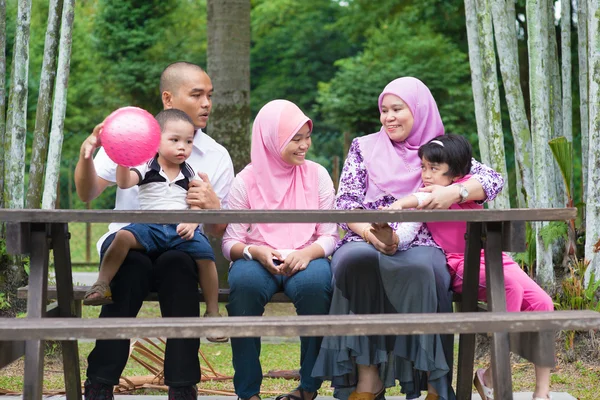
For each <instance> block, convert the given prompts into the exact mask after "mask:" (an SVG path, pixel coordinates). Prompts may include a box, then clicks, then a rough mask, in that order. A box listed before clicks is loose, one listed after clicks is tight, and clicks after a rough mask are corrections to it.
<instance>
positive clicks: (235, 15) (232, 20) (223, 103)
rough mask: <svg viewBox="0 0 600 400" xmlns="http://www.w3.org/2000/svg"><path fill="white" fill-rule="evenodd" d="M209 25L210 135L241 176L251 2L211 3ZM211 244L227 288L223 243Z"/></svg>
mask: <svg viewBox="0 0 600 400" xmlns="http://www.w3.org/2000/svg"><path fill="white" fill-rule="evenodd" d="M207 24H208V48H207V59H208V64H207V70H208V71H207V72H208V75H209V76H210V78H211V80H212V83H213V86H214V88H215V94H214V96H213V98H212V99H213V108H212V115H211V119H210V123H209V129H208V132H209V134H210V136H211V137H212V138H214V139H215V140H216V141H217V142H219V143H220V144H222V145H223V146H225V148H227V150H228V151H229V154H230V155H231V157H232V159H233V166H234V169H235V171H236V172H238V171H240V170H241V169H242V168H244V167H245V166H246V164H247V163H248V162H249V158H250V157H249V154H250V0H208V1H207ZM211 244H212V245H213V248H214V249H215V254H217V255H218V256H217V260H216V262H217V269H218V271H219V277H220V278H219V280H220V282H219V284H220V285H221V287H227V270H228V266H229V263H228V262H227V260H225V258H224V257H223V256H222V255H221V251H220V249H221V241H220V240H211Z"/></svg>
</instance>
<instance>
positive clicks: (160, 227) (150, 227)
mask: <svg viewBox="0 0 600 400" xmlns="http://www.w3.org/2000/svg"><path fill="white" fill-rule="evenodd" d="M121 229H123V230H126V231H129V232H131V233H132V234H133V236H135V238H136V240H137V241H138V242H139V243H140V244H141V245H142V246H144V248H145V249H146V252H147V253H148V254H149V255H153V254H156V253H158V254H160V253H163V252H165V251H167V250H180V251H183V252H184V253H187V254H189V255H190V256H191V257H192V258H193V259H194V260H212V261H215V254H214V252H213V249H212V247H211V245H210V243H209V241H208V238H207V237H206V236H205V235H204V234H203V233H200V231H199V230H198V229H196V230H195V231H194V237H193V238H192V239H190V240H186V239H182V238H181V236H179V235H178V234H177V224H129V225H127V226H125V227H123V228H121Z"/></svg>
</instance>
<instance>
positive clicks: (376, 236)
mask: <svg viewBox="0 0 600 400" xmlns="http://www.w3.org/2000/svg"><path fill="white" fill-rule="evenodd" d="M397 237H398V235H396V232H394V230H393V229H392V227H391V226H389V225H388V224H387V223H382V224H372V225H371V229H370V230H368V231H367V239H369V242H370V243H371V244H372V245H373V247H375V248H376V249H377V250H378V251H380V252H381V253H383V254H387V255H388V256H391V255H394V254H396V251H398V239H397Z"/></svg>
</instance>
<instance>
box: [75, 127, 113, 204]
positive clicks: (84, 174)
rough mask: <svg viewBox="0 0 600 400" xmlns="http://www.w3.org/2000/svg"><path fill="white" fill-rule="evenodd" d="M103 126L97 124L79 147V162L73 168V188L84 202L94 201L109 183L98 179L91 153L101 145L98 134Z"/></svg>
mask: <svg viewBox="0 0 600 400" xmlns="http://www.w3.org/2000/svg"><path fill="white" fill-rule="evenodd" d="M102 126H103V124H98V125H96V127H95V128H94V131H93V132H92V134H91V135H90V136H88V137H87V138H86V139H85V140H84V142H83V143H82V145H81V149H80V151H79V160H78V161H77V165H76V166H75V188H76V190H77V195H78V196H79V198H80V199H81V200H82V201H84V202H89V201H92V200H93V199H95V198H96V197H98V196H99V195H100V193H102V192H103V191H104V189H106V188H107V187H108V186H109V185H110V182H109V181H107V180H106V179H103V178H100V177H99V176H98V174H97V173H96V167H95V166H94V160H93V157H92V155H93V153H94V150H96V149H97V148H98V147H100V146H101V145H102V144H101V143H100V137H99V135H100V132H101V130H102Z"/></svg>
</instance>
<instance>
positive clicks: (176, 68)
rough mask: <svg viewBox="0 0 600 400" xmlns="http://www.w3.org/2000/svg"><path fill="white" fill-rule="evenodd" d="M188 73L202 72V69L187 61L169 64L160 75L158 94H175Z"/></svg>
mask: <svg viewBox="0 0 600 400" xmlns="http://www.w3.org/2000/svg"><path fill="white" fill-rule="evenodd" d="M189 71H198V72H204V70H203V69H202V67H200V66H198V65H196V64H192V63H189V62H187V61H177V62H174V63H172V64H169V65H168V66H167V68H165V69H164V71H163V72H162V74H161V75H160V93H163V92H171V93H173V94H174V93H175V92H177V90H178V89H179V87H180V86H181V82H182V80H183V77H184V76H186V72H189Z"/></svg>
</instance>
